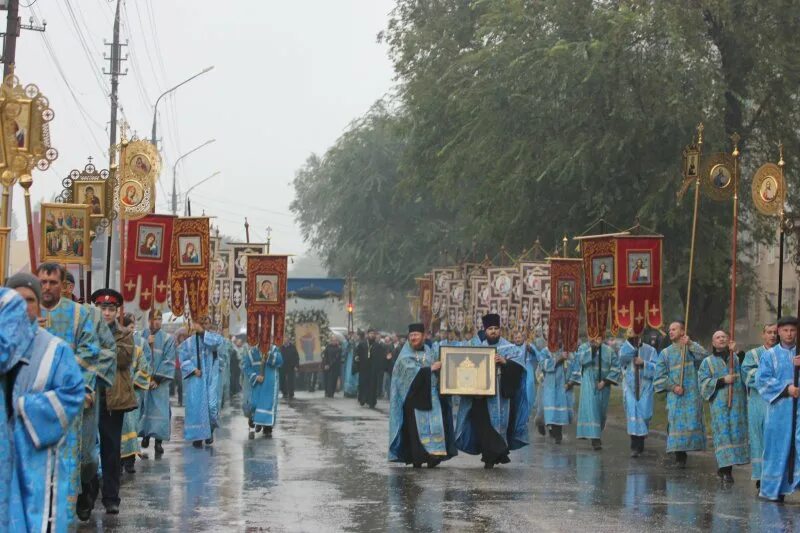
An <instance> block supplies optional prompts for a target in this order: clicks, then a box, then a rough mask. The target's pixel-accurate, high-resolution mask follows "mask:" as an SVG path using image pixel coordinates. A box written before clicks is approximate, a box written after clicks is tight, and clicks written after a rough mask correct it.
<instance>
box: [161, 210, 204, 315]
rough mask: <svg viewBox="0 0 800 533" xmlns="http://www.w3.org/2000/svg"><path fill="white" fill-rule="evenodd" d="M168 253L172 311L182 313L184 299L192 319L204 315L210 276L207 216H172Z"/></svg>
mask: <svg viewBox="0 0 800 533" xmlns="http://www.w3.org/2000/svg"><path fill="white" fill-rule="evenodd" d="M171 257H172V259H171V260H170V285H171V288H172V302H171V303H172V313H173V314H174V315H175V316H182V315H183V312H184V308H185V306H186V300H187V299H188V302H189V312H190V313H191V315H192V318H193V319H195V320H197V319H199V318H201V317H203V316H205V315H207V314H208V282H209V277H210V276H209V274H210V265H209V223H208V218H207V217H191V218H176V219H175V225H174V230H173V233H172V256H171Z"/></svg>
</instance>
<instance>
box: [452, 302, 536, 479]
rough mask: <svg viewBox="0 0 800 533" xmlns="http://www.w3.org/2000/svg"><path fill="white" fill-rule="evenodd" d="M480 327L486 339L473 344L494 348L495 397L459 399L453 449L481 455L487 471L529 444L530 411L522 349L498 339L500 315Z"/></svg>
mask: <svg viewBox="0 0 800 533" xmlns="http://www.w3.org/2000/svg"><path fill="white" fill-rule="evenodd" d="M483 328H484V331H485V339H484V340H482V341H481V340H479V337H476V338H475V339H473V340H472V344H473V345H480V346H494V347H496V348H497V354H496V355H495V364H496V365H497V366H498V368H499V370H500V372H499V375H498V376H497V377H496V378H495V379H496V384H495V387H496V390H497V394H495V395H494V396H490V397H485V396H480V397H473V396H460V397H459V406H458V421H457V426H456V446H457V447H458V449H459V450H461V451H463V452H465V453H468V454H471V455H477V454H481V461H483V463H484V468H487V469H489V468H493V467H494V466H495V465H497V464H506V463H508V462H510V459H509V458H508V455H509V453H510V452H511V450H516V449H518V448H522V447H523V446H527V445H528V414H529V412H530V410H529V406H528V400H527V398H528V396H527V394H526V393H525V360H524V356H525V350H524V348H523V349H520V347H517V346H514V345H513V344H511V343H510V342H508V341H507V340H505V339H504V338H502V337H501V336H500V315H497V314H494V313H490V314H488V315H485V316H484V317H483Z"/></svg>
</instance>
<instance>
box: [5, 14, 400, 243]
mask: <svg viewBox="0 0 800 533" xmlns="http://www.w3.org/2000/svg"><path fill="white" fill-rule="evenodd" d="M33 1H34V3H33V5H32V7H29V8H25V7H23V8H21V9H20V15H21V16H22V18H23V22H24V23H26V22H27V20H28V17H30V16H34V17H36V18H37V19H39V20H41V19H45V20H46V21H47V31H46V32H45V33H44V34H41V33H37V32H33V31H25V30H23V32H22V35H21V37H20V39H19V40H18V41H17V59H16V64H17V74H18V76H19V77H20V78H21V80H22V82H23V83H36V84H37V85H39V87H40V89H41V91H42V92H43V93H44V94H45V95H46V96H47V97H48V99H49V100H50V106H51V107H52V108H53V110H54V111H55V113H56V118H55V121H54V122H53V123H52V127H51V136H52V140H53V145H54V146H55V147H56V148H57V149H58V151H59V154H60V155H59V158H58V160H57V161H56V162H55V163H54V164H53V166H52V167H51V169H50V170H48V171H47V172H44V173H42V172H38V171H35V172H34V187H33V189H32V195H33V198H34V201H38V200H40V199H45V200H46V201H49V200H50V198H51V196H52V195H53V194H57V193H59V192H60V191H61V181H62V179H63V178H64V177H66V176H67V174H68V173H69V171H70V170H72V169H73V168H78V169H82V168H83V166H84V165H85V164H86V162H87V159H86V158H87V157H88V156H93V157H94V158H95V163H97V162H98V161H105V162H106V164H104V165H102V168H105V167H106V166H107V161H108V159H107V155H102V153H103V150H105V149H106V147H107V146H108V126H107V124H108V121H109V115H110V110H109V99H108V98H107V94H108V87H109V85H110V84H109V78H108V76H104V75H103V74H102V71H103V69H104V68H105V69H107V68H108V65H107V62H104V61H103V53H104V52H106V51H107V47H105V46H103V41H104V40H107V41H111V39H112V24H113V16H114V6H115V4H116V1H112V2H108V1H107V0H33ZM28 3H29V2H28V0H22V1H21V4H23V5H25V4H28ZM123 6H124V7H123V9H122V16H121V21H122V40H123V42H124V41H126V40H127V41H128V42H129V46H128V48H127V53H128V54H129V58H128V61H127V62H125V63H124V64H123V70H124V69H125V68H127V69H128V75H127V76H124V77H122V78H121V84H120V102H121V104H122V106H123V107H124V114H125V116H126V118H127V120H128V121H129V122H130V126H131V129H132V130H133V131H134V132H136V133H137V134H138V135H139V136H140V137H148V138H149V136H150V129H151V123H152V116H153V108H152V106H153V103H154V102H155V99H156V98H157V97H158V95H159V94H160V93H161V92H163V91H164V90H166V89H167V88H169V87H171V86H173V85H175V84H177V83H179V82H180V81H182V80H184V79H185V78H187V77H189V76H191V75H192V74H195V73H196V72H199V71H201V70H202V69H203V68H205V67H207V66H210V65H214V67H215V68H214V70H213V71H211V72H210V73H208V74H205V75H203V76H202V77H200V78H198V79H196V80H194V81H192V82H190V83H189V84H187V85H186V86H184V87H181V88H180V89H178V91H177V92H176V93H173V94H174V97H167V98H165V99H163V100H162V102H161V104H159V108H158V111H159V122H158V136H159V137H161V138H163V145H162V161H163V169H162V173H161V178H160V179H161V183H160V185H159V186H158V187H157V191H158V195H157V199H158V203H157V211H158V212H168V210H169V199H168V197H166V196H165V192H166V191H170V190H171V180H172V168H173V163H174V161H175V159H176V158H177V157H178V155H180V154H182V153H184V152H187V151H189V150H190V149H191V148H193V147H195V146H197V145H199V144H202V143H204V142H205V141H207V140H208V139H211V138H215V139H216V142H215V143H214V144H211V145H209V146H208V147H206V148H203V149H202V150H200V151H198V152H196V153H195V154H192V155H190V156H188V157H187V158H186V159H184V160H183V162H182V163H181V165H180V166H179V167H178V173H177V175H178V189H179V191H185V190H186V189H188V188H189V187H191V186H192V185H193V184H195V183H196V182H198V181H200V180H202V179H203V178H205V177H207V176H209V175H211V174H212V173H213V172H214V171H217V170H219V171H221V174H220V176H219V177H217V178H215V179H213V180H211V181H209V182H207V183H206V184H204V185H201V186H200V187H198V188H197V189H195V191H194V192H192V214H200V213H201V211H202V210H205V212H206V214H209V215H214V216H216V217H217V218H216V219H215V221H213V222H212V223H214V224H218V225H219V226H220V228H221V231H222V232H223V233H225V234H229V235H232V236H234V237H237V238H242V239H243V238H244V226H243V224H244V217H245V216H247V217H248V219H249V221H250V225H251V228H250V231H251V239H253V240H257V239H258V238H259V237H262V236H263V235H264V232H265V228H266V227H267V226H268V225H269V226H272V228H273V234H272V243H273V248H272V251H273V252H274V253H294V254H302V253H303V252H304V251H305V246H304V245H303V242H302V237H301V236H300V232H299V229H298V228H297V227H296V225H295V224H294V219H293V217H292V216H291V214H290V213H289V204H290V202H291V201H292V198H293V189H292V187H291V180H292V178H293V176H294V173H295V171H296V170H297V169H298V168H299V167H300V166H301V165H302V164H303V162H304V161H305V159H306V158H307V157H308V155H309V154H310V153H312V152H317V153H322V152H324V151H325V150H326V149H327V148H328V147H329V146H330V145H331V144H332V143H333V142H334V141H335V140H336V138H337V137H338V136H339V135H341V134H342V132H343V131H344V130H345V129H346V128H347V126H348V124H349V123H350V121H352V120H353V119H355V118H357V117H358V116H359V115H361V114H363V113H364V112H365V111H366V110H367V109H368V108H369V107H370V105H371V104H372V103H373V102H374V101H375V100H377V99H378V98H380V97H381V96H383V95H384V94H386V93H387V92H389V91H390V90H391V88H392V85H393V82H392V77H393V73H392V69H391V64H390V62H389V60H388V58H387V55H386V47H385V46H384V45H383V44H378V43H377V40H376V35H377V33H378V32H379V31H381V30H382V29H384V28H385V26H386V21H387V18H388V14H389V12H390V10H391V9H392V7H393V1H392V0H288V1H287V0H280V1H279V0H229V1H226V2H220V1H219V0H216V1H212V0H191V1H190V0H127V1H126V2H124V4H123ZM2 15H3V18H5V12H4V13H3V14H2ZM48 43H49V45H50V48H49V49H48V46H47V44H48ZM51 50H52V53H51ZM54 56H55V57H54ZM59 68H60V70H61V72H63V77H62V75H61V74H60V73H59ZM120 118H122V115H120ZM98 166H100V165H98ZM162 185H163V187H162ZM18 190H19V189H18ZM21 197H22V195H21V194H17V195H16V196H15V206H14V209H15V212H16V216H17V218H18V219H19V221H20V222H22V221H23V219H24V211H23V207H22V203H21ZM181 212H182V204H180V205H179V214H180V213H181Z"/></svg>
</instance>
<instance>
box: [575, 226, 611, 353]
mask: <svg viewBox="0 0 800 533" xmlns="http://www.w3.org/2000/svg"><path fill="white" fill-rule="evenodd" d="M616 250H617V240H616V236H614V235H603V236H597V237H584V238H581V255H582V256H583V273H584V278H585V282H586V304H585V305H586V329H587V333H588V334H589V338H591V339H603V338H605V336H606V330H607V329H608V328H610V329H611V333H612V334H614V335H616V334H617V331H618V329H619V328H618V326H617V321H616V308H617V307H616V290H617V280H616V275H615V273H616Z"/></svg>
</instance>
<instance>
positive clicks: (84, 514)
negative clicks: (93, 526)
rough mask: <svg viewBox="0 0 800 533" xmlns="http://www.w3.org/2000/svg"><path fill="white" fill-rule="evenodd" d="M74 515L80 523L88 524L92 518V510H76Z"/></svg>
mask: <svg viewBox="0 0 800 533" xmlns="http://www.w3.org/2000/svg"><path fill="white" fill-rule="evenodd" d="M76 514H77V515H78V520H80V521H81V522H88V521H89V519H90V518H91V517H92V510H91V509H78V510H77V512H76Z"/></svg>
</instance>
